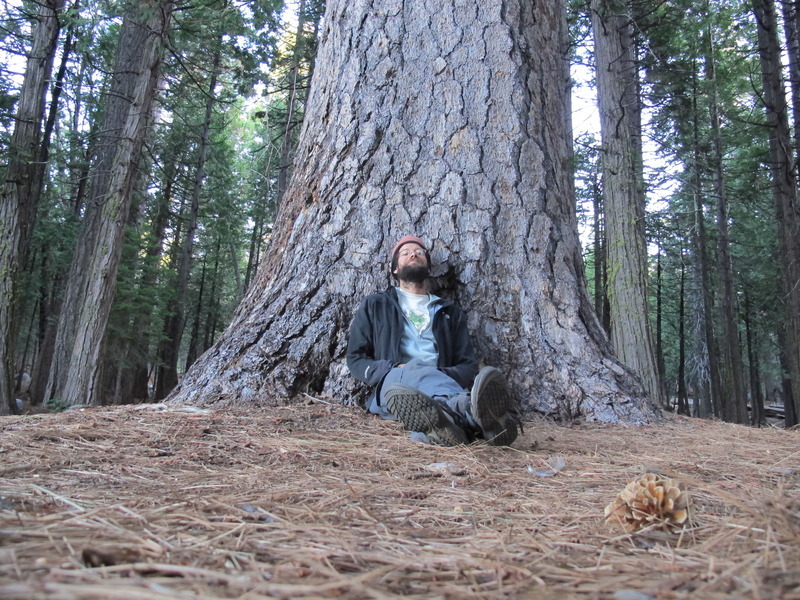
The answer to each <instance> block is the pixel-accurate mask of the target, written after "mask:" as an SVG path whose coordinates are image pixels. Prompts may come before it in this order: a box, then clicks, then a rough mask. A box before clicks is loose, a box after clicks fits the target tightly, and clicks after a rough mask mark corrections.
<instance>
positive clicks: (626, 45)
mask: <svg viewBox="0 0 800 600" xmlns="http://www.w3.org/2000/svg"><path fill="white" fill-rule="evenodd" d="M592 29H593V32H594V47H595V61H596V74H597V91H598V100H599V102H598V104H599V105H600V129H601V134H602V139H603V152H602V156H603V193H604V207H605V232H606V248H607V252H608V296H609V302H610V306H611V343H612V346H613V347H614V350H615V351H616V353H617V356H619V358H620V359H621V360H622V362H623V363H625V364H626V365H628V366H629V367H631V368H632V369H633V371H634V372H636V373H637V374H638V375H639V377H641V379H642V382H643V384H644V387H645V389H646V390H647V392H648V394H649V395H650V397H651V398H652V399H653V400H654V401H655V402H657V403H658V404H659V405H663V404H664V393H663V386H662V384H661V376H660V374H659V371H658V364H657V362H656V352H655V344H654V342H653V332H652V327H651V325H650V319H649V316H648V315H649V306H648V289H647V280H648V273H647V248H646V239H645V228H644V216H645V195H644V181H643V175H642V161H641V153H642V141H641V109H640V105H639V102H640V100H639V84H638V67H637V61H636V53H635V48H634V42H633V22H632V20H631V17H630V7H629V6H628V5H627V3H626V2H624V1H622V0H593V1H592Z"/></svg>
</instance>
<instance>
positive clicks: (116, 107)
mask: <svg viewBox="0 0 800 600" xmlns="http://www.w3.org/2000/svg"><path fill="white" fill-rule="evenodd" d="M130 9H131V11H133V12H131V13H130V14H128V15H127V16H126V19H125V20H124V22H123V26H122V31H121V34H120V40H119V44H118V54H117V62H116V65H115V73H114V78H113V83H112V85H111V89H110V93H109V100H108V103H107V105H106V115H105V120H104V127H103V135H104V137H105V139H104V141H103V142H102V143H101V145H100V155H99V157H98V160H97V161H96V162H95V163H94V165H93V166H92V169H91V178H92V186H91V200H90V202H89V205H88V207H87V214H86V218H85V221H84V226H83V228H82V231H83V234H82V236H81V237H82V239H81V242H80V243H79V245H78V248H77V250H76V253H75V256H74V257H73V263H72V268H71V271H70V279H69V282H68V286H67V293H66V296H65V300H64V305H63V308H62V312H61V318H60V320H59V331H58V336H57V341H56V350H55V357H54V358H55V360H54V362H53V367H52V369H51V374H50V379H49V381H48V387H47V392H46V400H47V401H50V400H52V399H60V400H61V401H63V402H65V403H67V404H91V403H94V402H100V400H101V399H100V398H99V393H100V386H99V384H100V381H101V377H100V366H101V365H100V356H101V349H102V343H103V338H104V336H105V331H106V326H107V324H108V317H109V314H110V311H111V303H112V301H113V297H114V292H115V285H116V273H117V267H118V265H119V260H120V253H121V251H122V242H123V237H124V227H125V224H126V222H127V216H128V214H129V212H130V211H129V206H130V200H131V194H132V189H133V184H134V177H135V173H136V169H137V167H138V164H139V158H140V154H141V149H142V145H143V143H144V138H145V133H146V131H145V126H146V125H147V123H148V122H149V114H150V108H151V106H152V102H153V98H154V96H155V90H156V82H157V79H158V72H159V67H160V62H161V50H162V46H163V40H164V37H165V35H166V30H167V27H168V24H169V20H170V16H171V12H172V10H173V4H172V3H171V2H164V1H163V0H151V1H149V2H140V3H139V4H137V5H135V6H134V5H130Z"/></svg>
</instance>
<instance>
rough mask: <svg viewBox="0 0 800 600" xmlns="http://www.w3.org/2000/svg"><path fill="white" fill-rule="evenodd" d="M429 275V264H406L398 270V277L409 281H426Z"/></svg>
mask: <svg viewBox="0 0 800 600" xmlns="http://www.w3.org/2000/svg"><path fill="white" fill-rule="evenodd" d="M429 275H430V270H429V269H428V265H406V266H404V267H402V268H400V269H398V270H397V278H398V279H399V280H400V281H407V282H408V283H425V280H426V279H428V276H429Z"/></svg>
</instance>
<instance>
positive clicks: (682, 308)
mask: <svg viewBox="0 0 800 600" xmlns="http://www.w3.org/2000/svg"><path fill="white" fill-rule="evenodd" d="M679 294H680V298H679V300H678V382H677V388H678V389H677V395H678V413H679V414H682V415H686V416H689V415H690V414H691V412H690V411H689V393H688V392H687V390H686V266H685V265H684V263H683V256H681V283H680V291H679ZM696 399H697V396H696V395H695V400H696Z"/></svg>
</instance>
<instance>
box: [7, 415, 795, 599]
mask: <svg viewBox="0 0 800 600" xmlns="http://www.w3.org/2000/svg"><path fill="white" fill-rule="evenodd" d="M0 457H2V460H1V461H0V465H1V466H0V474H1V475H2V479H0V597H2V598H80V599H93V598H97V599H101V598H102V599H162V598H163V599H166V598H248V599H253V598H266V597H269V598H287V599H289V598H398V597H401V596H412V597H418V598H598V599H605V598H611V599H620V600H626V599H627V600H646V599H648V598H758V599H770V598H800V432H798V431H791V430H790V431H784V430H781V429H771V428H767V429H752V428H748V427H742V426H736V425H730V424H725V423H719V422H711V421H702V420H693V419H684V418H670V419H668V420H667V421H666V422H665V423H663V424H660V425H657V426H648V427H625V426H610V425H586V424H581V425H572V426H566V425H563V424H561V425H559V424H554V423H550V422H545V421H532V422H528V423H526V427H525V434H524V436H522V437H521V438H520V439H518V440H517V441H516V442H515V444H514V446H513V447H512V448H498V447H490V446H486V445H484V444H474V445H471V446H467V447H457V448H437V447H432V446H425V445H421V444H418V443H415V442H412V441H410V440H409V439H408V438H407V435H406V433H405V432H403V431H402V430H401V428H400V425H399V424H397V423H392V422H383V421H378V420H375V419H373V418H370V417H368V416H367V415H365V414H364V413H363V412H361V411H360V410H358V409H354V408H348V407H339V406H336V407H333V406H326V405H323V404H310V405H294V406H283V407H278V408H263V409H260V410H251V411H241V410H232V409H226V410H201V409H192V408H189V407H180V406H165V405H139V406H129V407H120V408H97V409H94V408H91V409H82V410H76V411H68V412H65V413H60V414H47V415H30V416H20V417H5V418H3V419H2V420H0ZM647 473H657V474H660V475H662V476H664V477H668V478H669V479H670V481H671V482H675V483H676V485H677V484H679V485H680V487H681V489H682V490H683V491H684V492H685V493H686V494H688V496H689V510H690V517H689V519H688V521H687V523H686V524H685V525H683V526H681V527H679V528H678V529H677V531H676V532H675V533H672V532H671V531H670V530H669V528H667V529H664V528H658V527H648V526H645V527H644V528H643V529H639V530H637V531H635V532H628V531H627V530H626V529H625V527H622V526H620V524H619V523H613V522H606V519H605V515H604V509H605V507H606V506H608V505H609V503H611V502H613V501H614V499H615V498H617V497H618V494H620V493H621V492H622V491H623V490H625V488H626V485H627V484H629V483H630V482H631V481H634V480H636V479H638V478H641V477H643V476H645V475H646V474H647ZM648 481H649V479H648ZM651 487H652V486H651ZM659 494H660V492H659ZM669 494H671V492H668V495H669Z"/></svg>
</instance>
